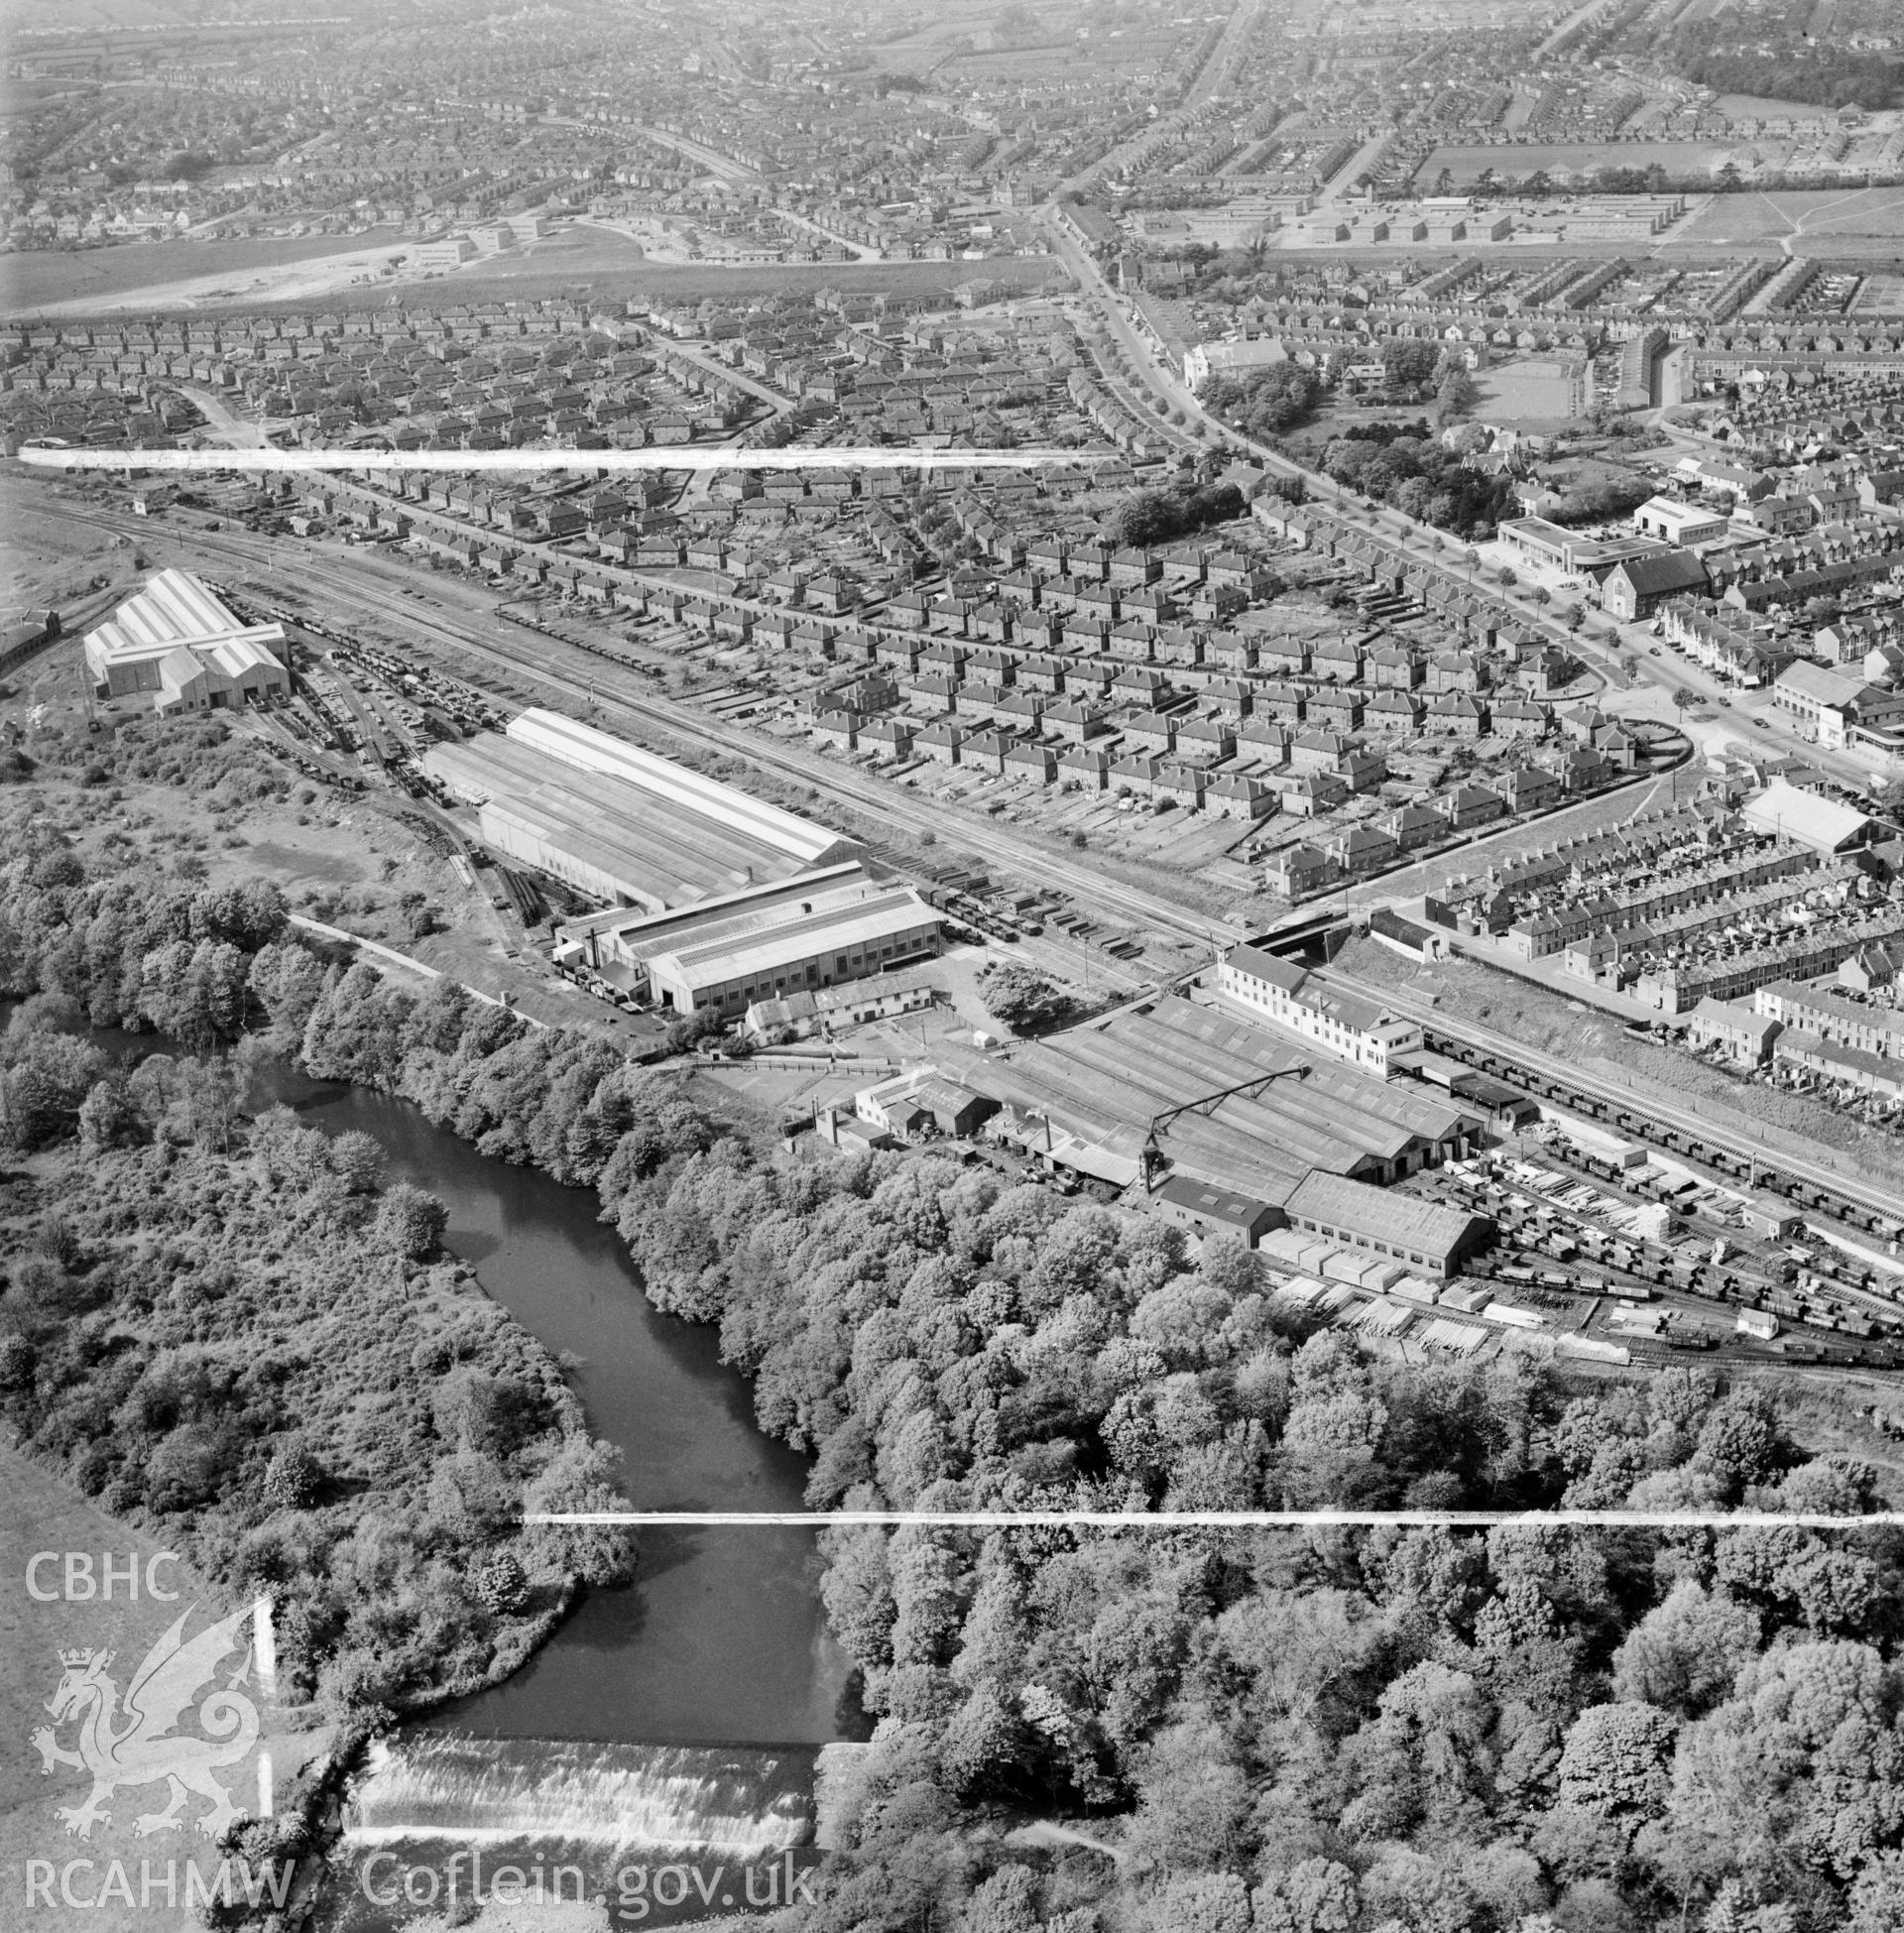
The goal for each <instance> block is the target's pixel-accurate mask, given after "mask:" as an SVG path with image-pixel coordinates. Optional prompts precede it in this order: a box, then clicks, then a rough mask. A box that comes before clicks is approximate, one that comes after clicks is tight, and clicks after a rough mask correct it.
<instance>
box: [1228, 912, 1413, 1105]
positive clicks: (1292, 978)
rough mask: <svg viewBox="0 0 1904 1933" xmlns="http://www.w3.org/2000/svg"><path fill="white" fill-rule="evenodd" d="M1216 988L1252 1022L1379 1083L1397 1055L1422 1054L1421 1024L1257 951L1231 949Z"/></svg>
mask: <svg viewBox="0 0 1904 1933" xmlns="http://www.w3.org/2000/svg"><path fill="white" fill-rule="evenodd" d="M1217 985H1218V987H1219V988H1220V989H1221V990H1222V991H1223V992H1224V993H1226V994H1228V995H1229V996H1230V998H1231V999H1232V1000H1236V1001H1241V1002H1242V1003H1243V1005H1244V1006H1245V1007H1247V1008H1248V1009H1249V1012H1250V1014H1251V1016H1252V1017H1254V1018H1257V1019H1262V1020H1269V1021H1273V1022H1275V1024H1276V1025H1277V1026H1278V1027H1288V1028H1290V1029H1291V1030H1292V1031H1293V1032H1296V1033H1300V1034H1301V1035H1303V1037H1304V1038H1305V1039H1309V1040H1313V1041H1314V1042H1315V1043H1316V1044H1317V1045H1318V1046H1319V1047H1323V1048H1326V1049H1327V1050H1328V1051H1329V1052H1330V1053H1332V1054H1335V1055H1337V1056H1338V1057H1339V1058H1340V1059H1343V1060H1348V1061H1353V1062H1354V1063H1355V1064H1356V1065H1357V1066H1358V1067H1361V1068H1364V1069H1366V1070H1367V1071H1368V1073H1371V1074H1373V1075H1375V1076H1376V1077H1377V1078H1379V1079H1381V1080H1387V1079H1389V1078H1390V1076H1391V1075H1392V1074H1393V1073H1394V1072H1395V1071H1397V1070H1396V1068H1395V1065H1394V1061H1395V1056H1396V1055H1398V1054H1404V1053H1419V1052H1421V1050H1422V1036H1421V1027H1420V1024H1419V1023H1418V1022H1415V1021H1410V1020H1404V1019H1402V1018H1401V1017H1400V1016H1399V1015H1396V1014H1392V1013H1390V1012H1389V1011H1388V1009H1387V1008H1385V1007H1383V1006H1381V1005H1380V1004H1379V1003H1378V1002H1375V1001H1372V1000H1364V999H1363V998H1362V997H1361V996H1360V995H1357V994H1348V993H1343V992H1340V991H1339V990H1338V989H1336V988H1334V987H1330V986H1327V985H1325V984H1324V983H1323V982H1321V981H1319V980H1316V979H1315V978H1314V977H1313V976H1312V975H1311V974H1310V973H1308V972H1307V971H1306V970H1305V969H1304V968H1302V967H1299V966H1297V965H1296V964H1295V963H1294V962H1293V961H1290V960H1282V959H1278V958H1277V957H1276V955H1275V954H1273V953H1265V952H1263V951H1262V950H1261V949H1260V948H1259V947H1255V946H1248V945H1246V946H1233V947H1232V948H1231V949H1230V951H1229V952H1228V953H1226V954H1225V955H1224V958H1223V963H1222V965H1221V966H1220V967H1219V968H1218V969H1217Z"/></svg>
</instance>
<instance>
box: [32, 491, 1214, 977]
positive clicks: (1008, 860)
mask: <svg viewBox="0 0 1904 1933" xmlns="http://www.w3.org/2000/svg"><path fill="white" fill-rule="evenodd" d="M68 517H69V521H71V522H73V523H82V524H86V525H88V526H91V527H92V528H94V529H97V530H100V531H102V532H105V533H108V534H110V535H112V536H120V535H124V534H125V525H124V524H122V523H121V522H120V521H119V520H118V519H116V518H111V517H101V516H98V515H95V514H87V513H82V512H70V513H68ZM126 521H127V522H130V519H128V520H126ZM141 534H142V535H144V536H146V537H148V538H149V539H150V538H153V537H156V536H157V533H154V532H152V531H151V529H150V527H146V529H145V530H144V531H143V532H142V533H141ZM169 535H170V534H169ZM189 539H190V542H191V544H192V545H193V547H194V548H196V549H198V550H200V551H201V552H202V553H203V554H204V555H205V556H206V557H207V558H208V559H216V560H218V561H219V562H220V563H221V564H222V565H223V566H224V567H225V568H226V569H228V570H244V571H249V572H263V573H272V572H278V573H280V574H283V575H285V576H288V577H291V578H293V579H294V580H295V581H296V582H297V584H298V585H299V587H301V588H308V589H316V590H321V591H322V592H323V593H324V595H325V597H326V598H328V599H329V600H331V601H332V602H333V604H334V606H335V607H336V608H337V609H338V610H339V612H340V614H341V613H342V612H344V611H351V612H355V613H358V614H360V615H361V616H362V617H367V618H370V619H372V620H374V621H375V622H376V623H378V624H380V625H384V626H388V627H396V628H399V629H407V630H409V631H411V632H413V633H415V634H417V635H418V636H419V637H420V638H421V639H423V640H426V641H428V642H431V643H433V644H434V645H435V646H436V647H437V648H438V649H440V650H447V651H453V652H456V653H458V654H460V655H462V656H463V657H464V658H465V659H474V660H476V661H478V662H484V663H487V664H491V665H494V666H497V667H500V668H502V669H504V670H506V671H508V672H509V673H511V674H513V675H515V676H518V677H520V676H524V675H527V676H529V677H532V678H535V679H536V680H537V681H539V682H541V683H543V684H546V685H548V686H551V687H552V688H554V689H556V690H558V691H561V692H563V693H564V694H566V695H568V696H570V697H574V698H580V699H582V700H584V701H586V702H590V703H593V704H594V705H596V706H597V707H598V708H599V709H601V710H602V711H605V712H609V713H611V714H612V713H617V712H619V713H621V714H623V715H624V716H627V717H630V718H634V719H638V720H640V721H641V722H642V723H644V724H646V725H649V726H651V727H653V728H654V729H657V730H660V731H664V732H666V733H668V734H669V736H671V737H673V738H676V739H679V740H681V741H682V742H683V743H686V744H691V745H696V746H699V747H701V748H702V749H704V750H707V751H711V752H715V753H718V754H720V755H721V756H723V757H727V758H740V759H744V760H746V761H747V762H748V763H750V764H752V765H755V766H757V767H759V768H760V769H761V770H762V771H764V772H769V773H772V774H773V775H774V776H775V777H777V778H780V779H784V780H787V781H789V782H791V783H793V784H796V785H802V786H810V787H812V788H814V789H815V790H817V791H818V792H819V793H820V794H821V795H822V796H824V797H828V798H831V799H832V800H833V801H834V802H835V803H836V804H840V805H845V806H848V807H850V808H852V809H853V810H856V811H861V812H865V813H868V814H870V815H871V816H872V817H873V818H875V819H876V820H881V821H886V822H889V823H891V824H892V825H894V826H897V827H900V828H902V829H904V830H906V831H908V832H911V833H913V834H919V833H926V832H929V833H931V834H932V835H933V836H934V837H935V838H937V837H941V836H944V835H945V834H946V833H947V831H948V813H947V811H946V809H945V807H943V806H941V805H936V804H928V803H925V802H923V801H918V800H913V799H911V798H908V797H907V796H906V794H905V793H904V792H903V791H902V790H901V789H900V788H898V787H896V786H893V785H888V784H885V783H884V782H882V781H879V780H873V779H866V778H863V777H861V776H860V775H858V774H856V773H852V772H844V771H842V770H841V769H840V768H839V767H838V766H836V765H833V764H832V763H830V762H829V761H827V760H824V759H822V758H820V757H819V756H817V755H816V754H813V753H809V752H806V751H805V750H804V749H796V748H793V747H789V746H785V745H782V744H780V743H779V742H778V741H776V740H774V739H773V738H770V737H768V736H767V735H766V734H765V733H760V732H755V731H753V730H751V729H749V728H748V727H746V726H742V725H738V724H726V723H722V722H720V721H714V720H710V719H708V718H707V717H706V716H704V715H703V714H701V713H698V712H696V711H694V710H692V709H690V708H689V707H687V706H685V705H681V704H677V703H675V702H673V701H672V700H669V699H665V698H657V697H654V696H651V695H649V694H647V693H645V692H641V691H638V690H635V689H631V688H629V685H628V684H625V683H624V682H623V680H624V679H627V680H629V681H630V683H632V679H633V675H634V674H633V673H632V671H630V670H629V669H628V668H627V666H626V664H624V662H623V661H621V660H619V659H617V658H615V657H613V656H598V655H597V654H595V653H593V652H592V651H590V650H589V648H588V647H586V646H583V645H580V644H577V643H574V642H572V641H562V640H558V639H554V638H549V637H547V636H546V635H545V634H543V633H541V632H535V631H528V630H524V631H520V632H517V633H513V634H510V635H502V627H501V626H498V627H497V631H498V634H499V635H497V636H493V637H491V636H484V635H482V634H481V633H480V632H478V631H477V630H476V629H475V628H474V626H473V625H471V624H469V623H467V622H459V621H455V620H452V619H447V618H445V617H443V616H441V615H439V614H437V613H434V612H431V611H429V610H427V609H418V608H416V605H415V604H412V603H399V602H397V601H396V600H394V599H392V598H390V597H388V596H382V597H380V596H379V595H378V594H377V592H376V591H375V589H374V588H371V587H370V586H367V585H366V583H365V582H364V580H363V576H362V575H361V574H359V571H360V570H361V566H359V567H357V568H351V567H346V566H343V565H340V564H333V563H330V562H328V561H327V560H325V559H324V558H322V557H321V556H312V555H310V554H309V553H307V552H305V553H302V554H300V555H299V556H298V558H297V564H296V567H295V568H294V569H289V570H287V569H286V568H285V567H284V566H283V565H282V564H280V563H279V562H278V561H277V560H276V559H274V557H273V556H272V555H271V553H270V547H269V544H268V542H267V541H266V540H263V539H260V540H257V541H256V542H255V543H253V542H247V541H246V540H244V539H241V538H238V537H236V536H234V535H232V534H229V533H224V532H201V531H193V532H191V533H190V534H189ZM287 616H288V617H290V618H291V619H292V621H293V622H296V621H297V619H296V614H295V613H287ZM571 654H572V660H571ZM573 661H584V662H586V664H588V665H589V666H591V667H592V666H595V665H605V666H606V667H607V668H605V669H594V668H590V669H588V670H586V671H582V670H581V668H580V664H574V663H573ZM961 829H962V830H963V831H965V832H968V833H969V835H970V840H971V843H972V844H973V845H974V846H976V847H977V848H978V849H979V850H980V851H981V852H982V853H983V854H984V855H985V856H986V857H987V858H990V859H994V860H996V861H997V862H998V863H999V864H1001V865H1004V866H1007V867H1009V868H1010V870H1011V872H1013V873H1014V874H1018V875H1021V876H1022V877H1023V878H1024V879H1026V880H1027V881H1028V882H1030V883H1033V884H1036V885H1040V886H1048V887H1055V888H1056V889H1057V890H1059V891H1061V892H1063V893H1064V894H1066V895H1067V896H1069V897H1071V898H1074V899H1083V900H1087V901H1089V902H1090V903H1092V904H1093V905H1095V906H1101V907H1104V908H1106V909H1107V910H1109V911H1112V912H1114V913H1116V914H1117V915H1118V916H1119V917H1121V918H1124V919H1128V920H1130V922H1131V923H1132V924H1134V925H1137V926H1141V927H1144V928H1148V929H1149V930H1152V931H1157V932H1161V933H1163V934H1165V935H1166V936H1168V937H1170V938H1173V939H1177V940H1181V941H1185V942H1187V943H1189V944H1191V945H1194V946H1197V947H1199V948H1201V947H1205V946H1208V945H1211V944H1212V943H1214V942H1218V941H1222V940H1227V939H1232V938H1234V937H1235V936H1234V934H1231V933H1229V932H1228V930H1227V929H1226V928H1224V927H1222V926H1220V925H1219V924H1217V922H1215V921H1214V920H1210V919H1206V918H1204V917H1202V916H1201V915H1200V914H1197V913H1194V912H1191V911H1189V910H1187V909H1186V908H1184V907H1181V906H1174V905H1172V904H1171V903H1170V902H1169V901H1167V900H1163V899H1159V898H1157V897H1156V896H1154V895H1151V894H1147V893H1144V892H1143V891H1141V889H1138V888H1132V887H1128V886H1124V885H1122V884H1120V883H1119V882H1117V881H1115V880H1111V879H1108V878H1106V877H1105V876H1104V875H1102V874H1100V873H1098V872H1096V871H1095V870H1093V869H1092V868H1090V867H1086V866H1080V865H1076V864H1074V863H1072V862H1069V861H1066V860H1064V859H1061V858H1059V857H1058V856H1056V855H1055V854H1051V853H1045V852H1042V851H1040V850H1039V849H1038V848H1037V847H1035V846H1033V845H1031V844H1029V843H1028V842H1026V841H1023V840H1019V839H1014V838H1012V837H1011V835H1010V834H1009V833H1007V832H1005V831H1004V830H1003V829H1002V828H1000V827H998V826H996V825H994V824H991V823H990V822H984V823H981V822H978V821H976V820H975V821H973V822H971V823H969V824H965V825H962V826H961Z"/></svg>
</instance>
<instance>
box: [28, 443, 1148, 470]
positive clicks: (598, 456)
mask: <svg viewBox="0 0 1904 1933" xmlns="http://www.w3.org/2000/svg"><path fill="white" fill-rule="evenodd" d="M19 456H20V460H21V462H23V463H26V464H28V465H30V466H31V467H33V468H34V469H42V470H113V471H120V470H151V471H155V472H158V471H208V470H256V471H259V472H264V471H272V472H277V473H283V474H285V475H289V476H303V475H315V474H319V473H324V472H329V471H333V470H456V471H465V470H471V471H473V470H498V471H514V470H599V471H614V470H975V469H985V470H1044V469H1051V468H1053V467H1054V466H1057V465H1064V466H1067V467H1071V468H1080V467H1087V466H1089V465H1092V464H1097V463H1110V462H1117V461H1120V460H1122V459H1121V458H1120V457H1119V456H1118V455H1117V453H1116V452H1115V451H1111V450H1075V449H914V448H912V447H910V446H909V445H907V444H904V443H896V444H887V443H877V444H871V445H869V446H867V447H866V448H864V449H809V448H805V447H802V448H799V449H730V448H728V447H726V446H725V445H721V446H710V445H707V444H700V445H695V444H691V443H649V444H645V445H644V446H643V447H642V448H640V449H275V448H264V449H70V448H65V447H62V446H60V445H55V444H47V443H23V444H22V445H21V446H20V451H19Z"/></svg>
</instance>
